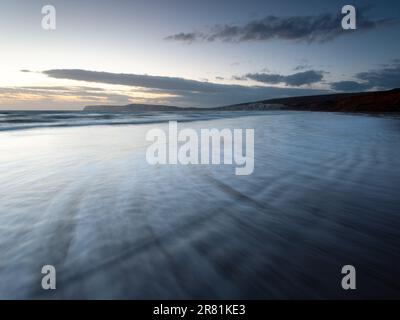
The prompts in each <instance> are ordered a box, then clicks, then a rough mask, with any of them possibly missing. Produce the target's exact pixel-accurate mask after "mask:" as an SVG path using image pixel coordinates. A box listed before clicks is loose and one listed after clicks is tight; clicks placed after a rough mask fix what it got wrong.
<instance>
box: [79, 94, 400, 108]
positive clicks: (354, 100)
mask: <svg viewBox="0 0 400 320" xmlns="http://www.w3.org/2000/svg"><path fill="white" fill-rule="evenodd" d="M194 110H195V111H202V110H215V111H249V110H255V111H262V110H299V111H332V112H368V113H381V112H400V89H393V90H389V91H375V92H359V93H341V94H329V95H317V96H303V97H291V98H279V99H269V100H263V101H256V102H249V103H242V104H236V105H230V106H224V107H217V108H180V107H174V106H164V105H146V104H130V105H126V106H88V107H85V108H84V111H99V112H112V111H113V112H145V111H194Z"/></svg>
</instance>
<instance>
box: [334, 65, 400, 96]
mask: <svg viewBox="0 0 400 320" xmlns="http://www.w3.org/2000/svg"><path fill="white" fill-rule="evenodd" d="M354 78H355V79H356V80H357V81H340V82H333V83H331V88H332V89H333V90H336V91H361V90H368V89H377V90H386V89H393V88H400V61H399V59H395V60H393V62H392V64H389V65H388V64H385V65H384V66H383V68H381V69H376V70H370V71H366V72H359V73H357V74H355V75H354Z"/></svg>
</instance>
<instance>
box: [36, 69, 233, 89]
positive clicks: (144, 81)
mask: <svg viewBox="0 0 400 320" xmlns="http://www.w3.org/2000/svg"><path fill="white" fill-rule="evenodd" d="M43 73H44V74H45V75H47V76H49V77H51V78H56V79H69V80H78V81H86V82H97V83H107V84H118V85H126V86H134V87H142V88H152V89H160V90H171V91H175V90H177V91H179V90H181V91H195V92H207V93H211V92H218V91H220V90H224V89H226V88H225V85H221V84H215V83H209V82H205V81H196V80H188V79H183V78H177V77H162V76H149V75H139V74H125V73H110V72H98V71H88V70H79V69H56V70H47V71H43Z"/></svg>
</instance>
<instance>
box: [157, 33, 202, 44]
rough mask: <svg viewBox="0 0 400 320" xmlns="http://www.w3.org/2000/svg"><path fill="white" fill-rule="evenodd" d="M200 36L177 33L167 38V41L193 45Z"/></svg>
mask: <svg viewBox="0 0 400 320" xmlns="http://www.w3.org/2000/svg"><path fill="white" fill-rule="evenodd" d="M198 36H199V34H197V33H195V32H192V33H183V32H181V33H177V34H174V35H172V36H168V37H166V38H165V40H168V41H171V40H172V41H182V42H187V43H192V42H193V41H196V40H197V38H198Z"/></svg>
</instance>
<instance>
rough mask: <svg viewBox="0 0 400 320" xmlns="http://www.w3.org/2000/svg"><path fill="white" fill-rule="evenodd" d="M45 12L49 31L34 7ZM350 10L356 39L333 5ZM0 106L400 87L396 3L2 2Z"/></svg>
mask: <svg viewBox="0 0 400 320" xmlns="http://www.w3.org/2000/svg"><path fill="white" fill-rule="evenodd" d="M48 4H51V5H53V6H54V7H55V8H56V12H57V26H56V30H53V31H46V30H43V29H42V27H41V20H42V14H41V10H42V7H43V6H44V5H48ZM346 4H352V5H354V6H355V8H356V9H357V30H343V29H342V28H341V18H342V14H341V8H342V6H344V5H346ZM0 16H1V17H0V29H1V32H0V57H1V59H0V67H1V72H0V109H79V108H81V107H83V106H85V105H93V104H128V103H150V104H168V105H178V106H182V107H184V106H195V107H205V106H221V105H227V104H233V103H241V102H248V101H255V100H261V99H267V98H275V97H285V96H296V95H306V94H318V93H326V92H332V93H334V92H351V91H366V90H380V89H391V88H394V87H400V54H399V53H400V41H399V40H398V39H399V35H400V1H398V0H393V1H389V0H385V1H377V0H373V1H352V2H351V3H350V2H347V1H336V0H330V1H320V0H306V1H298V0H296V1H294V0H246V1H244V0H243V1H237V0H202V1H192V0H143V1H142V0H137V1H136V0H130V1H128V0H114V1H111V0H109V1H105V0H85V1H77V0H69V1H59V0H47V1H37V0H30V1H28V0H2V1H1V3H0Z"/></svg>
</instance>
